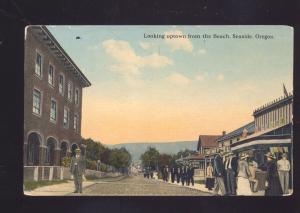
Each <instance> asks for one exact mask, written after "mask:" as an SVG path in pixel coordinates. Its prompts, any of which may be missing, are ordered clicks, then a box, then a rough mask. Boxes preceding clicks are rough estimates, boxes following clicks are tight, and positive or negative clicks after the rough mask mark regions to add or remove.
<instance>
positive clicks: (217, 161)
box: [213, 149, 226, 195]
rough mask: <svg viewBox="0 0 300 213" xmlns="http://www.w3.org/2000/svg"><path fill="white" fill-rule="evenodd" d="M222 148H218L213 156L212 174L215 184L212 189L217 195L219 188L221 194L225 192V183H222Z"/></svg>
mask: <svg viewBox="0 0 300 213" xmlns="http://www.w3.org/2000/svg"><path fill="white" fill-rule="evenodd" d="M222 152H223V150H222V149H218V153H217V154H216V156H215V158H214V172H213V173H214V176H215V178H216V184H215V189H214V195H218V192H219V189H220V190H221V195H225V194H226V189H225V184H224V173H225V172H224V164H223V159H222V156H221V155H222Z"/></svg>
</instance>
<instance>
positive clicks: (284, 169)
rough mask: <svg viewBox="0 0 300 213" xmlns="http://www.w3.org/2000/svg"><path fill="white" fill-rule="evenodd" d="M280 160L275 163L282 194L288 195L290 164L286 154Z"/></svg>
mask: <svg viewBox="0 0 300 213" xmlns="http://www.w3.org/2000/svg"><path fill="white" fill-rule="evenodd" d="M281 157H282V159H280V160H279V161H277V170H278V174H279V180H280V184H281V188H282V191H283V194H288V193H289V172H290V170H291V166H290V162H289V160H288V159H287V154H286V153H283V154H282V156H281Z"/></svg>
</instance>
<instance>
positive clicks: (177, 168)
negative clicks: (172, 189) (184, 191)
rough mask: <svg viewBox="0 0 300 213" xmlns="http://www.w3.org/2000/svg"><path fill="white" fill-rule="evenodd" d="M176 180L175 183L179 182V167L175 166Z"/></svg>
mask: <svg viewBox="0 0 300 213" xmlns="http://www.w3.org/2000/svg"><path fill="white" fill-rule="evenodd" d="M176 180H177V183H179V182H180V167H176Z"/></svg>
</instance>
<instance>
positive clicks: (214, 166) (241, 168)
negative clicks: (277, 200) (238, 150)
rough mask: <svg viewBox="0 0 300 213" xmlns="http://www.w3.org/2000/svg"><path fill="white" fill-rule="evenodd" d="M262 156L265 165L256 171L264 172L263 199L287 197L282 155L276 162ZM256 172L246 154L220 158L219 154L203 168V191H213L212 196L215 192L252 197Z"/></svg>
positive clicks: (285, 163) (286, 163) (271, 156)
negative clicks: (204, 182)
mask: <svg viewBox="0 0 300 213" xmlns="http://www.w3.org/2000/svg"><path fill="white" fill-rule="evenodd" d="M265 156H266V159H267V161H266V163H265V164H264V165H262V166H261V167H260V168H261V170H262V171H265V172H266V182H265V195H266V196H278V195H283V194H288V193H289V190H288V189H289V171H290V163H289V161H288V160H287V155H286V153H283V154H282V157H281V159H280V160H278V161H276V156H275V155H274V154H272V153H267V154H265ZM257 169H258V164H257V162H256V161H255V159H254V158H253V157H251V156H249V155H248V154H246V153H243V154H241V155H240V156H239V157H238V156H237V155H236V154H233V153H228V154H226V155H222V150H219V151H218V153H217V154H216V156H215V157H214V160H213V162H210V163H209V165H208V166H207V170H206V173H207V176H206V187H207V188H208V189H209V190H212V189H213V193H214V194H215V195H218V193H219V191H220V192H221V195H252V194H253V193H254V192H257V187H258V179H257V177H256V171H257Z"/></svg>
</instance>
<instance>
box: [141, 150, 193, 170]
mask: <svg viewBox="0 0 300 213" xmlns="http://www.w3.org/2000/svg"><path fill="white" fill-rule="evenodd" d="M195 153H197V151H194V150H189V149H185V150H181V151H179V152H178V153H177V154H175V155H169V154H165V153H162V154H160V153H159V152H158V151H157V150H156V149H155V148H154V147H148V149H147V150H146V151H145V152H144V153H143V154H142V155H141V157H140V159H141V161H142V164H143V166H144V167H148V166H150V167H152V168H156V166H158V167H159V168H162V167H163V166H165V165H168V166H173V165H175V164H176V160H177V159H179V158H181V156H182V157H187V156H189V155H190V154H191V155H192V154H195Z"/></svg>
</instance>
